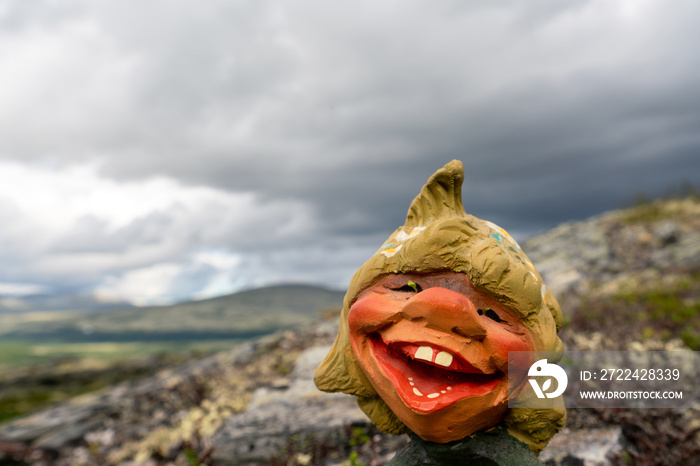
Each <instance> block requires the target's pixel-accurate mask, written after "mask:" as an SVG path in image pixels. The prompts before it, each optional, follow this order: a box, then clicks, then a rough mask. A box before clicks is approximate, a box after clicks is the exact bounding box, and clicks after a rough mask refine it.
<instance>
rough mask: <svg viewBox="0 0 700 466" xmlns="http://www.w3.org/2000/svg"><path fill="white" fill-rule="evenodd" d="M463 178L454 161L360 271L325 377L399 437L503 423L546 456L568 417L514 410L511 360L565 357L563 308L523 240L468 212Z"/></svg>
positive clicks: (322, 371)
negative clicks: (541, 354) (515, 356)
mask: <svg viewBox="0 0 700 466" xmlns="http://www.w3.org/2000/svg"><path fill="white" fill-rule="evenodd" d="M462 180H463V171H462V166H461V163H459V162H456V161H454V162H451V163H450V164H448V165H446V166H445V167H443V168H442V169H441V170H439V171H438V172H436V173H435V174H434V175H433V176H432V177H431V179H430V180H428V183H427V184H426V186H424V187H423V189H422V190H421V193H420V194H419V195H418V196H417V197H416V199H415V200H414V201H413V203H412V204H411V207H410V209H409V212H408V216H407V218H406V222H405V224H404V225H403V226H402V227H399V228H398V229H397V230H396V231H395V232H394V233H393V234H392V235H391V236H390V237H389V239H388V240H387V241H386V242H385V243H384V244H383V245H382V246H381V247H380V248H379V250H378V251H377V252H376V253H375V254H374V255H373V256H372V257H371V258H370V259H369V260H368V261H367V262H365V264H363V265H362V267H360V269H359V270H358V271H357V272H356V273H355V275H354V277H353V279H352V280H351V282H350V285H349V287H348V292H347V294H346V296H345V302H344V307H343V313H342V315H341V320H340V328H339V331H338V337H337V338H336V341H335V344H334V345H333V348H332V349H331V351H330V352H329V353H328V355H327V356H326V359H325V360H324V361H323V363H322V364H321V365H320V366H319V368H318V369H317V370H316V375H315V382H316V385H317V386H318V387H319V388H320V389H321V390H325V391H342V392H346V393H350V394H353V395H356V396H357V397H358V402H359V404H360V407H361V408H362V409H363V410H364V411H365V413H367V415H368V416H369V417H370V419H371V420H372V422H373V423H374V424H375V425H377V426H378V427H379V428H380V429H382V430H384V431H387V432H390V433H401V432H404V431H405V430H406V429H408V430H411V431H413V432H414V433H416V434H417V435H419V436H420V437H421V438H423V439H424V440H428V441H432V442H437V443H446V442H451V441H454V440H459V439H462V438H464V437H465V436H468V435H471V434H473V433H475V432H478V431H480V430H486V429H488V428H490V427H492V426H495V425H497V424H500V423H503V424H504V426H505V427H506V428H507V429H508V431H509V433H510V434H511V435H513V436H515V437H516V438H518V439H520V440H522V441H525V442H526V443H528V444H529V445H530V447H531V448H532V449H533V450H534V451H539V450H541V449H542V448H543V447H544V446H545V445H546V443H547V441H548V440H549V438H551V436H552V435H554V433H556V431H557V430H558V429H560V428H561V427H563V422H564V414H565V411H564V409H563V406H562V408H561V409H559V410H549V411H547V412H546V413H542V412H536V410H525V409H521V410H515V411H517V412H514V411H513V410H509V409H508V380H507V375H508V358H509V352H513V351H533V350H542V351H558V350H561V341H560V340H559V338H558V337H557V329H558V327H559V325H561V311H560V309H559V306H558V304H557V302H556V300H555V299H554V297H553V296H552V295H551V293H550V292H549V290H548V289H547V288H546V286H545V285H544V283H543V281H542V278H541V276H540V275H539V274H538V273H537V271H536V270H535V268H534V266H533V265H532V263H531V262H530V261H529V259H528V258H527V257H526V256H525V254H524V253H523V252H522V250H520V247H519V246H518V245H517V243H516V242H515V241H514V240H513V239H512V238H511V237H510V236H509V235H508V234H507V233H506V232H505V231H504V230H502V229H500V228H499V227H497V226H496V225H494V224H492V223H490V222H486V221H484V220H480V219H478V218H476V217H473V216H470V215H468V214H466V213H465V212H464V208H463V207H462V201H461V197H462V195H461V184H462ZM526 363H527V362H523V364H526ZM543 420H545V421H547V420H549V421H551V422H543Z"/></svg>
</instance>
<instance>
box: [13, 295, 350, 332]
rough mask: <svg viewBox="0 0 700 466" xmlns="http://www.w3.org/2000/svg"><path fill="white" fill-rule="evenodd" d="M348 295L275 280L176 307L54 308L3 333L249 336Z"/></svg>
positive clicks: (304, 317) (316, 312) (302, 318)
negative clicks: (68, 310)
mask: <svg viewBox="0 0 700 466" xmlns="http://www.w3.org/2000/svg"><path fill="white" fill-rule="evenodd" d="M343 295H344V292H342V291H334V290H329V289H326V288H321V287H318V286H311V285H276V286H269V287H265V288H258V289H253V290H247V291H242V292H239V293H235V294H231V295H227V296H221V297H217V298H211V299H205V300H201V301H192V302H185V303H180V304H175V305H171V306H154V307H143V308H133V307H132V308H125V309H121V310H114V311H110V312H81V313H78V312H71V313H63V314H56V313H52V315H51V318H50V319H41V318H31V314H30V315H29V316H17V319H16V320H15V321H11V320H10V317H9V316H5V318H4V319H5V320H6V322H3V323H4V324H5V325H3V326H2V328H1V329H0V334H4V335H3V336H4V337H8V338H12V337H14V338H22V339H35V338H42V339H44V338H52V339H58V340H68V341H75V342H85V341H119V342H124V341H173V340H208V339H222V338H250V337H255V336H259V335H264V334H267V333H270V332H274V331H277V330H281V329H285V328H290V327H292V326H295V325H300V324H305V323H307V322H312V321H314V320H317V319H318V317H319V316H320V314H321V313H322V312H323V311H326V310H330V309H340V307H341V306H342V301H343ZM28 317H29V318H28Z"/></svg>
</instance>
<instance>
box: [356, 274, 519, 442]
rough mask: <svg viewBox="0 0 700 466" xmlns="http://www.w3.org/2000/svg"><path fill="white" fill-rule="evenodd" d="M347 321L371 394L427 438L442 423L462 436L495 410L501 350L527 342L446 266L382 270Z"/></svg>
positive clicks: (502, 377)
mask: <svg viewBox="0 0 700 466" xmlns="http://www.w3.org/2000/svg"><path fill="white" fill-rule="evenodd" d="M348 324H349V330H350V342H351V344H352V349H353V352H354V354H355V356H356V357H357V361H358V363H359V365H360V367H362V370H363V371H364V373H365V375H366V376H367V378H368V379H369V380H370V383H371V384H372V386H373V387H374V388H375V390H376V391H377V393H378V394H379V396H380V397H381V398H382V399H383V400H384V401H385V402H386V404H387V405H388V406H389V408H390V409H391V410H392V411H393V412H394V413H395V414H396V415H397V416H398V418H399V419H401V421H402V422H403V423H404V424H406V426H407V427H408V428H409V429H411V430H412V431H413V432H415V433H416V434H418V435H419V436H420V437H422V438H424V439H426V440H433V441H435V440H443V439H444V435H445V432H444V431H449V432H450V434H449V438H450V439H451V440H458V439H461V438H464V437H465V436H467V435H469V434H472V433H474V432H476V431H478V430H482V429H484V428H486V427H489V426H490V425H491V423H492V419H493V418H494V417H502V415H503V413H504V412H505V410H506V405H507V400H508V381H507V378H506V374H507V370H508V352H509V351H530V350H532V344H531V342H530V337H529V333H528V331H527V329H526V328H525V326H524V325H522V323H521V322H520V320H519V319H518V318H516V317H515V316H514V315H513V314H511V313H510V312H508V310H507V309H505V308H504V306H503V305H501V304H500V303H499V302H498V301H496V300H495V299H493V298H492V297H490V296H488V295H486V294H484V293H482V292H480V291H479V290H477V289H476V288H474V286H472V285H471V283H470V282H469V279H468V278H467V276H466V275H465V274H461V273H455V272H449V271H443V272H434V273H430V274H391V275H387V276H385V277H383V278H382V279H380V280H379V281H378V282H377V283H376V284H374V285H372V286H371V287H369V288H367V289H366V290H364V291H363V292H362V293H360V295H359V296H358V298H357V300H356V301H355V303H354V304H353V305H352V306H351V307H350V313H349V315H348ZM436 424H439V425H442V426H443V428H441V429H435V425H436ZM453 437H454V438H453Z"/></svg>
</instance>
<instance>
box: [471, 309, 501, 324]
mask: <svg viewBox="0 0 700 466" xmlns="http://www.w3.org/2000/svg"><path fill="white" fill-rule="evenodd" d="M476 312H477V314H479V315H480V316H486V317H488V318H489V319H491V320H493V321H495V322H505V320H503V319H501V318H500V317H499V316H498V314H496V311H494V310H493V309H491V308H488V307H487V308H486V309H477V310H476Z"/></svg>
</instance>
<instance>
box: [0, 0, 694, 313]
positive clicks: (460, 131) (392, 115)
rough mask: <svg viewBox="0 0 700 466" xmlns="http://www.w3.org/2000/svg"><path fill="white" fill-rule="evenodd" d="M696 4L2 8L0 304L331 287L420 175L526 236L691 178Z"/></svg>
mask: <svg viewBox="0 0 700 466" xmlns="http://www.w3.org/2000/svg"><path fill="white" fill-rule="evenodd" d="M699 41H700V3H699V2H697V1H693V0H674V1H673V2H667V1H662V0H588V1H585V0H580V1H564V0H530V1H527V2H523V1H515V0H512V1H505V0H504V1H493V0H480V1H469V0H454V1H448V0H444V1H430V2H428V1H409V0H401V1H398V0H395V1H393V0H387V1H383V2H374V1H372V2H370V1H363V0H354V1H352V2H350V1H333V2H328V1H323V0H305V1H304V0H268V1H266V0H249V1H243V0H202V1H199V2H191V1H172V0H148V1H144V0H139V1H118V2H115V1H97V0H32V1H27V0H14V1H13V0H6V1H3V2H2V3H1V4H0V83H1V84H2V86H0V225H1V227H0V296H1V297H3V299H6V300H8V299H12V298H17V297H22V296H26V295H30V294H33V293H49V294H51V293H55V294H72V293H73V294H74V293H78V294H90V295H95V296H97V297H98V298H99V299H101V300H107V301H109V300H127V301H129V302H132V303H134V304H149V303H167V302H171V301H178V300H184V299H189V298H202V297H208V296H215V295H218V294H224V293H228V292H232V291H236V290H239V289H242V288H247V287H251V286H259V285H265V284H269V283H278V282H307V283H319V284H324V285H326V286H330V287H335V288H343V287H344V286H345V285H346V283H347V281H348V280H349V277H350V276H351V274H352V272H353V271H354V270H355V269H356V268H357V267H358V266H359V265H360V264H361V263H362V262H363V261H364V260H365V259H366V258H367V257H368V256H369V255H370V254H371V253H372V252H373V251H374V250H376V248H377V247H378V246H379V245H380V244H381V242H382V240H383V239H385V238H386V237H387V236H388V234H389V233H390V232H391V231H393V230H394V229H395V228H396V227H397V226H398V225H400V224H402V223H403V219H404V218H405V214H406V210H407V209H408V206H409V204H410V201H411V199H412V198H413V197H414V196H415V195H416V194H417V193H418V191H419V189H420V187H421V186H422V184H423V183H424V182H425V181H426V179H427V178H428V176H429V175H430V174H431V173H432V172H434V171H435V170H436V169H438V168H439V167H441V166H442V165H443V164H444V163H446V162H448V161H450V160H452V159H460V160H462V161H463V162H464V165H465V170H466V181H465V186H464V204H465V207H466V209H467V211H468V212H470V213H473V214H475V215H477V216H479V217H482V218H486V219H489V220H491V221H494V222H496V223H498V224H500V225H501V226H503V227H505V228H506V229H508V230H509V231H511V232H512V233H513V234H514V236H516V238H519V239H523V238H526V237H527V236H528V235H532V234H534V233H536V232H538V231H541V230H544V229H547V228H550V227H552V226H554V225H556V224H558V223H560V222H563V221H567V220H571V219H582V218H586V217H588V216H591V215H594V214H597V213H600V212H603V211H605V210H607V209H611V208H618V207H622V206H624V205H625V204H628V203H629V202H630V201H631V200H632V199H633V198H634V197H635V196H636V195H638V194H642V193H643V194H646V195H647V196H650V197H653V196H657V195H660V194H663V193H665V192H668V191H669V190H675V189H678V187H679V186H680V185H681V184H683V183H690V184H694V185H695V186H699V185H700V54H699V53H698V51H697V44H698V42H699Z"/></svg>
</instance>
